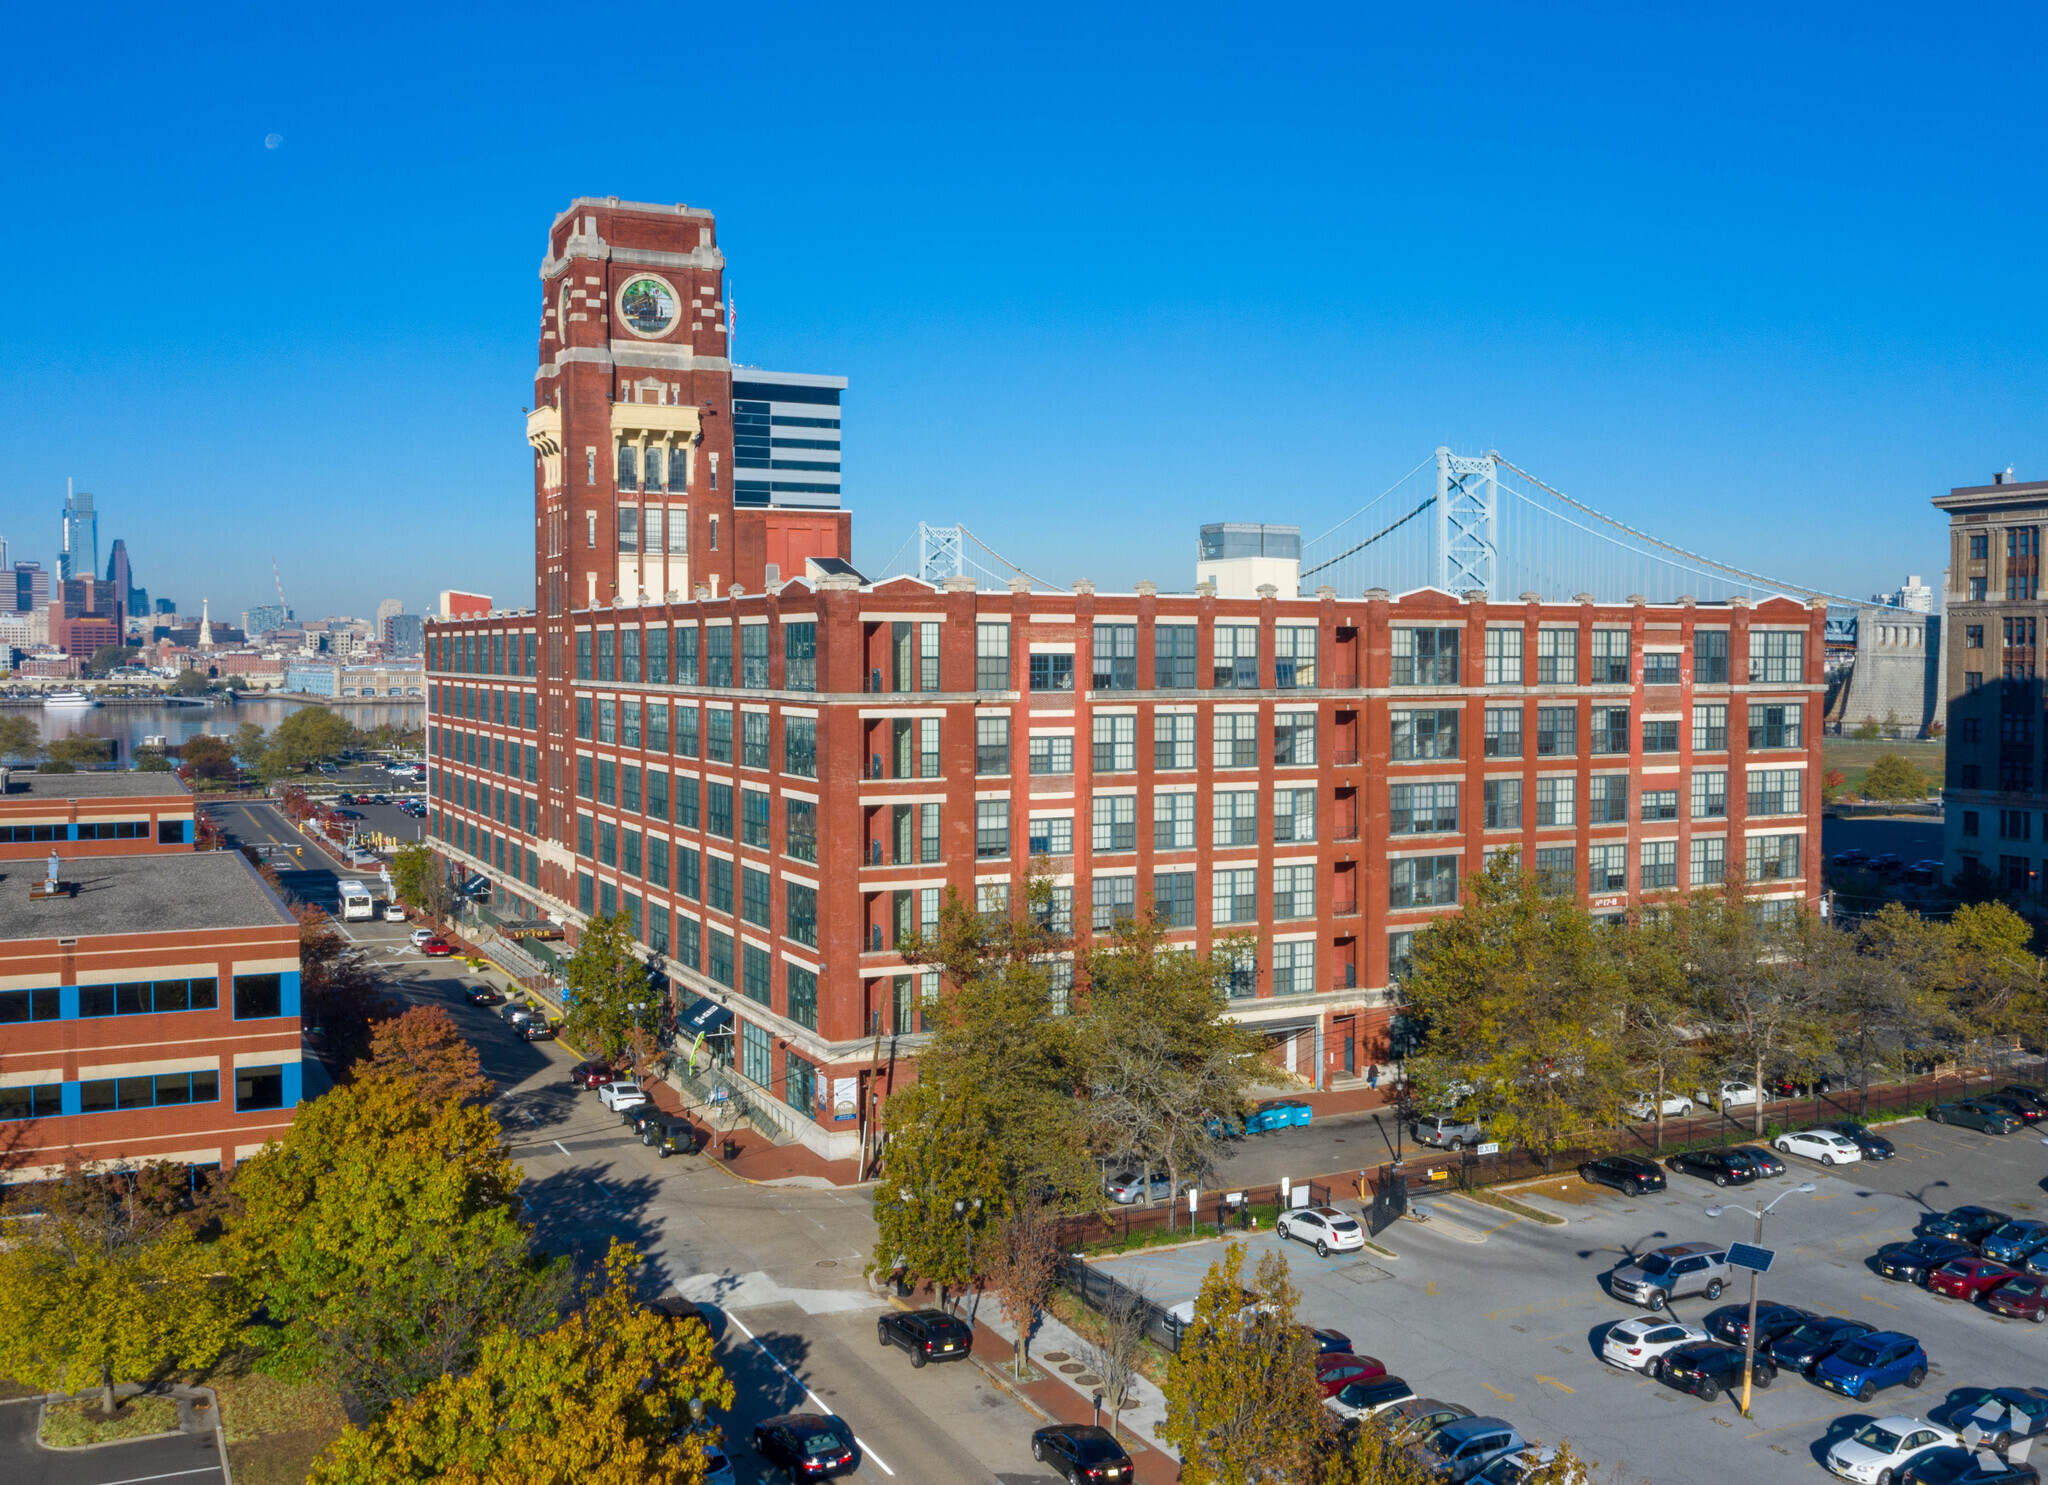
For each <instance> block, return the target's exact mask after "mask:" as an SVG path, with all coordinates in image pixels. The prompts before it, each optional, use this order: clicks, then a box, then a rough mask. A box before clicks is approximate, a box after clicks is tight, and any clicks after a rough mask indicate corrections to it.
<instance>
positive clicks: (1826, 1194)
mask: <svg viewBox="0 0 2048 1485" xmlns="http://www.w3.org/2000/svg"><path fill="white" fill-rule="evenodd" d="M1841 1194H1842V1193H1841V1192H1839V1191H1822V1192H1818V1193H1816V1194H1815V1196H1814V1198H1813V1199H1814V1200H1815V1201H1833V1200H1834V1199H1835V1198H1836V1197H1838V1196H1840V1195H1841Z"/></svg>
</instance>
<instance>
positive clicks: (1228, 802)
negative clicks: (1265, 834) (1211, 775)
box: [1210, 789, 1259, 846]
mask: <svg viewBox="0 0 2048 1485" xmlns="http://www.w3.org/2000/svg"><path fill="white" fill-rule="evenodd" d="M1214 821H1215V825H1214V839H1213V840H1212V841H1211V842H1210V843H1211V844H1212V845H1217V846H1255V845H1257V844H1258V843H1259V796H1258V793H1257V791H1256V790H1252V789H1219V790H1217V791H1216V798H1215V816H1214Z"/></svg>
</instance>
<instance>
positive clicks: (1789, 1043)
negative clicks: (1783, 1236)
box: [1688, 883, 1838, 1137]
mask: <svg viewBox="0 0 2048 1485" xmlns="http://www.w3.org/2000/svg"><path fill="white" fill-rule="evenodd" d="M1761 907H1762V904H1760V903H1750V902H1746V901H1745V900H1744V899H1743V896H1742V893H1741V890H1740V887H1739V885H1737V884H1734V883H1731V884H1730V885H1729V888H1728V890H1727V891H1726V893H1725V894H1724V895H1723V896H1722V897H1721V898H1720V899H1719V900H1718V901H1712V900H1710V901H1708V902H1706V903H1704V904H1702V905H1700V906H1699V907H1697V908H1696V909H1695V911H1694V915H1693V919H1694V925H1695V931H1694V933H1693V934H1692V935H1691V937H1690V939H1689V940H1688V952H1689V953H1690V954H1691V956H1692V961H1691V966H1690V968H1691V972H1692V980H1693V987H1694V995H1695V997H1696V999H1697V1000H1698V1002H1699V1004H1700V1006H1701V1008H1702V1009H1704V1010H1705V1011H1706V1012H1707V1014H1708V1017H1709V1018H1710V1020H1711V1022H1712V1024H1714V1025H1715V1026H1716V1027H1717V1028H1718V1030H1717V1034H1716V1037H1715V1042H1716V1051H1717V1052H1718V1054H1719V1057H1720V1059H1721V1062H1722V1065H1723V1066H1727V1067H1731V1068H1739V1069H1740V1070H1741V1071H1742V1073H1743V1075H1744V1076H1745V1077H1746V1078H1747V1080H1748V1081H1749V1082H1750V1083H1751V1084H1752V1085H1753V1086H1754V1087H1756V1088H1758V1089H1759V1090H1760V1089H1762V1087H1763V1086H1764V1079H1765V1076H1766V1074H1768V1073H1770V1072H1772V1071H1774V1070H1775V1069H1776V1068H1777V1067H1778V1066H1779V1065H1780V1064H1781V1063H1793V1064H1800V1063H1811V1062H1813V1061H1815V1060H1816V1059H1817V1058H1818V1057H1819V1056H1820V1055H1821V1054H1822V1053H1823V1052H1825V1051H1826V1050H1827V1049H1828V1048H1829V1046H1830V1045H1831V1044H1832V1038H1831V1035H1830V1029H1829V1012H1830V1009H1831V1008H1832V1006H1833V1004H1834V1002H1835V998H1836V997H1835V986H1834V976H1835V972H1836V969H1837V963H1838V962H1837V959H1836V956H1835V954H1834V953H1833V945H1832V944H1831V943H1830V941H1829V936H1830V935H1831V934H1832V933H1833V930H1832V929H1830V928H1828V927H1827V925H1826V924H1824V923H1822V922H1821V921H1820V920H1819V919H1818V918H1817V917H1815V916H1814V915H1813V914H1811V913H1808V912H1806V911H1804V910H1803V908H1802V909H1801V910H1800V911H1799V912H1798V914H1797V916H1796V917H1794V918H1793V919H1792V920H1791V921H1790V922H1783V921H1778V922H1772V921H1768V920H1766V919H1765V918H1764V917H1763V915H1762V913H1761V912H1760V911H1758V909H1760V908H1761ZM1750 1117H1751V1120H1752V1127H1753V1128H1754V1130H1755V1132H1756V1134H1757V1135H1758V1136H1759V1137H1761V1136H1762V1134H1763V1132H1764V1101H1763V1099H1762V1097H1761V1096H1759V1097H1758V1099H1757V1101H1756V1103H1755V1104H1754V1105H1752V1107H1751V1111H1750Z"/></svg>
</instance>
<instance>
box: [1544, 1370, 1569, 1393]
mask: <svg viewBox="0 0 2048 1485" xmlns="http://www.w3.org/2000/svg"><path fill="white" fill-rule="evenodd" d="M1536 1380H1537V1381H1539V1382H1548V1383H1549V1384H1550V1385H1551V1386H1553V1387H1555V1388H1556V1389H1557V1390H1558V1391H1559V1392H1577V1391H1578V1390H1579V1389H1578V1388H1576V1387H1568V1386H1566V1385H1565V1384H1564V1383H1563V1382H1560V1381H1558V1380H1557V1378H1555V1377H1546V1376H1544V1375H1543V1373H1541V1372H1538V1373H1536Z"/></svg>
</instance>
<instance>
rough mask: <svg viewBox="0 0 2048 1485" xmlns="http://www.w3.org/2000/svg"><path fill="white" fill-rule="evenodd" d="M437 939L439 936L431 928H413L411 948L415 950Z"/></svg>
mask: <svg viewBox="0 0 2048 1485" xmlns="http://www.w3.org/2000/svg"><path fill="white" fill-rule="evenodd" d="M439 937H440V935H439V934H438V933H436V932H434V930H433V929H431V928H415V929H414V930H413V931H412V946H413V947H414V948H415V949H417V948H418V947H419V946H420V945H421V944H424V943H427V942H429V941H430V940H432V939H436V938H439Z"/></svg>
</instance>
